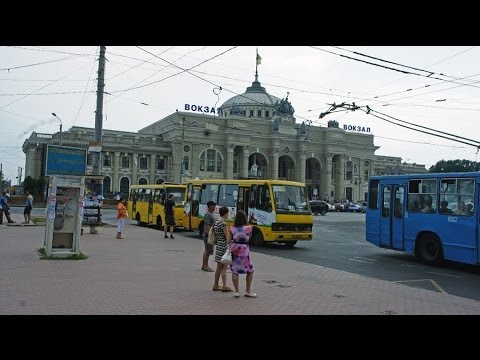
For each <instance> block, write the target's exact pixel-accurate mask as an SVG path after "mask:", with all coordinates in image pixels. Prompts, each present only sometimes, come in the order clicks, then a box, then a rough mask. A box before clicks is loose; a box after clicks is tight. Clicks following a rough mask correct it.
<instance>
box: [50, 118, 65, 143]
mask: <svg viewBox="0 0 480 360" xmlns="http://www.w3.org/2000/svg"><path fill="white" fill-rule="evenodd" d="M52 115H53V116H55V117H56V118H57V119H58V120H59V121H60V145H62V126H63V124H62V120H61V119H60V118H59V117H58V116H57V114H55V113H54V112H52Z"/></svg>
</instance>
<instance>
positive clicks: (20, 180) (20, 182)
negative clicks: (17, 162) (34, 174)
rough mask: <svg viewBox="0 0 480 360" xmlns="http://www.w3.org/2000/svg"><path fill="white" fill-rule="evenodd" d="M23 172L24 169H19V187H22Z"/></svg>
mask: <svg viewBox="0 0 480 360" xmlns="http://www.w3.org/2000/svg"><path fill="white" fill-rule="evenodd" d="M22 172H23V168H22V167H20V166H19V167H18V176H17V178H18V184H17V185H18V186H20V185H21V184H22Z"/></svg>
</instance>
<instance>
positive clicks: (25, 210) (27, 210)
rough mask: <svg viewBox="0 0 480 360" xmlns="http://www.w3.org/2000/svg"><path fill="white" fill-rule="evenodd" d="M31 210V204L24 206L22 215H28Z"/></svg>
mask: <svg viewBox="0 0 480 360" xmlns="http://www.w3.org/2000/svg"><path fill="white" fill-rule="evenodd" d="M31 211H32V207H31V206H25V209H23V215H30V212H31Z"/></svg>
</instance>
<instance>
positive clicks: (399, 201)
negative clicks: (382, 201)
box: [393, 187, 405, 219]
mask: <svg viewBox="0 0 480 360" xmlns="http://www.w3.org/2000/svg"><path fill="white" fill-rule="evenodd" d="M404 192H405V190H404V188H403V187H399V188H397V189H395V203H394V205H393V217H394V218H396V219H401V218H402V217H403V199H404Z"/></svg>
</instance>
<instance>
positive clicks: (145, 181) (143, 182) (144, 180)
mask: <svg viewBox="0 0 480 360" xmlns="http://www.w3.org/2000/svg"><path fill="white" fill-rule="evenodd" d="M138 185H147V179H145V178H143V177H142V178H140V180H138Z"/></svg>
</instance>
